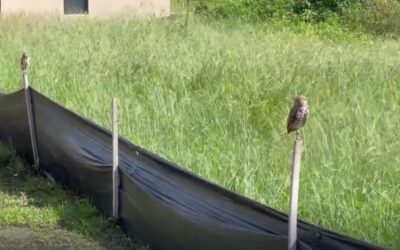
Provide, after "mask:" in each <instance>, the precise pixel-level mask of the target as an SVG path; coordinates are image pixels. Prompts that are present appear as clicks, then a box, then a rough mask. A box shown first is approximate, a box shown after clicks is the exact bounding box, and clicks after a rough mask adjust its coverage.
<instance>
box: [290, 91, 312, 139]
mask: <svg viewBox="0 0 400 250" xmlns="http://www.w3.org/2000/svg"><path fill="white" fill-rule="evenodd" d="M308 114H309V111H308V104H307V99H306V98H305V97H304V96H302V95H301V96H298V97H296V98H295V100H294V105H293V107H292V109H291V110H290V113H289V117H288V120H287V130H288V133H290V132H293V131H296V134H297V135H298V130H299V129H301V128H302V127H303V126H304V124H305V123H306V121H307V117H308Z"/></svg>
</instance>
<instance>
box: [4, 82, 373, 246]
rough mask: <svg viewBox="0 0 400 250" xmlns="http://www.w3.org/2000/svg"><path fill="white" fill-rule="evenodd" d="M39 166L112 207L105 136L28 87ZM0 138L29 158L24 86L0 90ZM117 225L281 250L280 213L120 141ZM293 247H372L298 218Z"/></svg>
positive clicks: (156, 234) (177, 239) (145, 234)
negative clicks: (12, 90) (16, 88)
mask: <svg viewBox="0 0 400 250" xmlns="http://www.w3.org/2000/svg"><path fill="white" fill-rule="evenodd" d="M28 91H29V92H30V94H31V97H32V107H33V114H34V122H35V128H36V135H37V141H38V142H37V143H38V151H39V158H40V167H41V168H43V169H44V170H46V171H47V172H48V173H50V174H51V175H52V176H53V178H54V179H55V180H56V181H57V182H59V183H61V184H63V185H66V186H68V187H70V188H72V189H75V190H77V191H79V192H81V193H83V194H85V195H86V196H87V197H89V198H90V199H91V200H92V202H93V204H94V205H95V206H96V207H97V208H98V209H99V210H100V211H102V212H103V213H104V214H106V215H110V214H111V212H112V172H111V170H112V144H111V142H112V140H111V134H110V133H109V132H108V131H106V130H105V129H103V128H101V127H99V126H98V125H96V124H94V123H92V122H90V121H88V120H86V119H84V118H82V117H80V116H78V115H76V114H74V113H73V112H71V111H69V110H67V109H65V108H63V107H62V106H60V105H58V104H56V103H54V102H52V101H51V100H50V99H48V98H46V97H45V96H43V95H42V94H40V93H38V92H37V91H35V90H34V89H32V88H30V89H28ZM0 140H2V141H3V142H6V143H7V142H10V143H12V144H13V146H14V147H15V149H16V151H17V152H18V153H19V154H21V155H24V156H25V157H26V158H27V159H28V160H32V154H31V144H30V137H29V129H28V121H27V108H26V103H25V96H24V91H23V90H22V91H18V92H16V93H13V94H8V95H0ZM119 157H120V178H121V183H120V187H119V196H120V206H119V207H120V217H121V218H120V222H121V224H122V226H123V228H124V229H125V231H126V232H127V233H128V234H132V235H135V237H137V238H139V239H141V240H142V241H143V242H146V243H149V244H150V245H151V247H152V248H153V249H226V250H235V249H238V250H239V249H244V250H258V249H260V250H261V249H263V250H264V249H287V227H288V226H287V221H288V216H287V215H286V214H283V213H281V212H278V211H276V210H274V209H272V208H269V207H267V206H264V205H262V204H260V203H257V202H255V201H253V200H251V199H248V198H246V197H243V196H241V195H239V194H236V193H234V192H232V191H229V190H227V189H224V188H222V187H220V186H218V185H215V184H213V183H211V182H208V181H206V180H204V179H202V178H200V177H198V176H196V175H194V174H193V173H191V172H189V171H187V170H184V169H183V168H180V167H179V166H176V165H175V164H173V163H171V162H169V161H166V160H164V159H162V158H160V157H159V156H157V155H155V154H153V153H151V152H149V151H147V150H145V149H142V148H140V147H138V146H136V145H133V144H131V143H129V142H128V141H126V140H124V139H122V138H120V156H119ZM297 244H298V249H327V250H329V249H380V248H379V247H376V246H373V245H371V244H369V243H366V242H362V241H359V240H356V239H353V238H351V237H348V236H344V235H341V234H338V233H335V232H331V231H328V230H325V229H323V228H321V227H318V226H314V225H311V224H308V223H305V222H302V221H299V224H298V243H297Z"/></svg>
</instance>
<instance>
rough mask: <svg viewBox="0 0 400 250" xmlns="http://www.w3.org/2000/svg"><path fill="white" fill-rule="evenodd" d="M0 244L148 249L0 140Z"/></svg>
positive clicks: (3, 247)
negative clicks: (36, 170) (34, 169)
mask: <svg viewBox="0 0 400 250" xmlns="http://www.w3.org/2000/svg"><path fill="white" fill-rule="evenodd" d="M0 211H1V213H0V242H1V244H0V249H6V248H7V247H10V246H12V247H13V249H17V248H19V249H22V248H25V249H26V248H27V247H30V248H31V249H32V248H33V249H82V248H84V249H148V248H147V247H143V246H139V245H138V244H137V242H135V241H134V240H132V239H131V238H128V237H127V236H126V235H124V234H123V233H122V231H121V229H120V228H119V227H118V226H117V225H115V224H114V223H113V222H112V221H110V220H107V219H105V218H104V217H103V216H102V215H101V214H100V212H99V211H98V210H96V209H95V208H94V207H93V206H92V205H91V204H90V202H89V201H88V200H87V199H85V198H84V197H82V196H79V195H77V194H75V193H73V192H72V191H69V190H65V189H63V188H62V187H60V186H59V185H57V184H55V183H53V182H51V181H49V180H47V179H45V178H43V177H41V176H34V175H32V174H31V173H30V172H29V171H28V168H27V167H26V165H25V164H24V162H23V160H21V159H20V158H18V157H16V156H15V154H14V153H12V152H11V151H10V150H9V148H8V147H5V146H1V145H0Z"/></svg>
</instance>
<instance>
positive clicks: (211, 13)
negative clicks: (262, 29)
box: [195, 0, 293, 22]
mask: <svg viewBox="0 0 400 250" xmlns="http://www.w3.org/2000/svg"><path fill="white" fill-rule="evenodd" d="M292 5H293V2H292V1H291V0H289V1H284V0H241V1H238V0H230V1H226V2H223V3H220V4H216V5H215V4H214V5H212V4H210V2H209V1H202V2H199V3H197V4H196V7H195V12H196V13H197V14H203V15H206V16H208V17H214V18H217V19H240V20H243V21H252V22H261V21H265V20H267V19H269V18H273V17H283V16H285V15H287V14H288V13H289V12H290V10H291V8H292Z"/></svg>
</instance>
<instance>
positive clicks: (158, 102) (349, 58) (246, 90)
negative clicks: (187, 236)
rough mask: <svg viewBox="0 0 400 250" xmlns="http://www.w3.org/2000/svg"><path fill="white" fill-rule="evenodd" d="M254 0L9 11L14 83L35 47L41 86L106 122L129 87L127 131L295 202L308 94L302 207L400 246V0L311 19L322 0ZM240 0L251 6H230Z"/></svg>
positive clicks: (235, 183) (1, 70)
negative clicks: (102, 13) (142, 17)
mask: <svg viewBox="0 0 400 250" xmlns="http://www.w3.org/2000/svg"><path fill="white" fill-rule="evenodd" d="M273 2H274V1H273ZM245 3H247V5H245ZM249 3H250V1H247V2H246V1H238V2H237V4H236V3H235V2H233V1H232V2H231V3H230V2H228V3H224V4H212V5H211V4H207V5H203V6H202V7H201V6H200V3H193V5H192V6H193V9H192V10H193V11H195V10H196V9H195V8H196V6H200V7H201V8H203V9H202V10H199V8H200V7H197V12H196V13H197V14H195V15H192V14H191V15H190V22H189V25H188V26H186V28H185V25H183V24H184V23H185V18H180V17H178V18H177V19H176V20H175V21H172V20H157V21H138V20H130V19H120V20H113V21H98V20H97V21H93V20H86V19H82V20H75V19H74V20H71V22H69V21H68V20H63V21H60V20H56V19H52V18H48V19H47V20H44V19H37V18H32V17H30V18H29V19H23V18H19V17H8V18H5V17H3V18H2V19H1V20H0V44H1V45H2V49H1V50H0V91H12V90H16V89H18V88H19V87H20V71H19V67H18V58H19V57H20V55H21V51H22V50H27V51H28V52H30V54H31V56H32V67H31V71H30V78H31V82H32V85H33V86H34V87H35V88H36V89H38V90H39V91H41V92H42V93H44V94H45V95H47V96H49V97H51V98H52V99H53V100H55V101H57V102H59V103H61V104H62V105H64V106H66V107H67V108H69V109H72V110H73V111H76V112H78V113H79V114H81V115H83V116H85V117H88V118H90V119H92V120H94V121H96V122H98V123H99V124H101V125H102V126H105V127H110V102H111V97H112V96H116V97H118V98H119V99H120V103H121V109H122V110H121V111H122V116H121V119H122V121H121V123H122V124H121V130H122V131H121V132H122V135H123V136H124V137H127V138H128V139H129V140H131V141H132V142H134V143H136V144H139V145H141V146H143V147H145V148H148V149H150V150H152V151H154V152H156V153H158V154H161V155H163V156H164V157H166V158H168V159H170V160H173V161H175V162H177V163H179V164H180V165H182V166H185V167H187V168H188V169H190V170H192V171H194V172H196V173H197V174H199V175H201V176H203V177H205V178H207V179H209V180H211V181H214V182H217V183H219V184H220V185H222V186H225V187H227V188H230V189H232V190H235V191H237V192H240V193H242V194H244V195H246V196H248V197H251V198H253V199H256V200H258V201H260V202H262V203H265V204H267V205H269V206H271V207H274V208H276V209H279V210H281V211H287V208H288V195H289V166H290V161H291V150H292V138H291V137H290V136H287V135H285V120H286V116H287V112H288V109H289V106H290V105H291V104H292V101H293V96H295V95H297V94H304V95H306V96H307V97H308V98H309V102H310V108H311V116H310V119H309V122H308V124H307V126H306V128H305V130H304V137H305V145H306V146H305V151H304V158H303V170H302V175H301V191H300V205H299V209H300V210H299V212H300V218H301V219H304V220H307V221H310V222H312V223H316V224H320V225H322V226H324V227H326V228H329V229H332V230H335V231H339V232H341V233H345V234H349V235H352V236H354V237H357V238H360V239H363V240H367V241H370V242H373V243H376V244H380V245H382V246H385V247H387V248H390V249H397V248H400V238H399V237H398V235H400V227H399V225H400V216H399V211H400V200H399V199H398V197H399V194H400V183H399V181H398V180H399V179H400V172H399V168H398V166H399V164H400V154H399V153H398V149H399V148H400V141H399V140H398V138H399V137H400V130H399V129H398V122H399V120H400V112H399V111H400V85H399V82H400V44H399V43H398V42H397V41H396V40H393V39H387V38H385V37H384V36H391V37H396V35H397V34H399V32H398V25H399V23H400V22H395V20H396V18H397V16H396V15H395V13H396V11H397V10H396V7H393V6H397V5H396V4H397V2H395V1H376V2H372V3H371V5H362V8H361V7H360V8H358V7H357V5H355V4H353V2H351V3H352V4H351V5H349V6H352V7H347V6H348V5H345V6H346V8H340V11H339V10H336V9H334V8H333V10H330V9H329V8H328V9H329V10H327V11H326V12H328V14H326V17H324V18H321V19H319V18H317V19H307V18H303V17H304V15H306V14H307V12H310V10H308V9H310V8H311V7H309V8H308V9H307V10H302V11H300V10H297V12H298V13H296V12H295V11H294V10H293V11H291V12H288V11H287V12H284V11H281V12H275V11H274V9H273V11H272V12H273V13H282V14H279V15H276V16H275V17H274V16H273V15H270V14H269V16H266V17H263V15H262V14H257V15H256V17H257V16H259V17H257V18H258V19H257V18H254V19H253V18H249V19H245V18H244V17H245V16H246V15H247V14H246V12H249V13H254V12H253V11H252V9H246V8H244V7H242V6H249V5H250V6H252V5H251V4H249ZM251 3H252V4H253V1H251ZM258 3H259V4H262V3H263V1H261V0H259V1H254V4H258ZM274 3H275V2H274ZM281 3H285V2H284V1H281V2H279V1H278V0H277V1H276V4H277V5H280V4H281ZM315 3H317V2H315ZM175 4H176V5H177V3H175ZM229 4H231V5H229ZM241 4H242V5H241ZM388 4H393V6H392V5H388ZM236 5H239V7H240V8H239V10H240V11H242V12H244V14H240V15H239V18H237V15H236V14H235V15H230V16H229V15H228V16H222V15H221V16H218V15H219V14H218V13H220V12H226V11H227V9H225V8H226V7H224V6H228V7H229V6H233V7H229V8H231V9H232V10H231V11H232V12H234V11H237V9H236ZM307 6H308V5H307ZM310 6H314V5H310ZM360 6H361V5H360ZM181 7H182V8H183V7H184V5H182V6H181ZM222 7H224V8H223V9H221V8H222ZM289 7H290V8H292V9H293V6H286V5H285V6H282V8H281V10H287V9H288V8H289ZM219 8H220V9H221V10H219ZM252 8H253V7H252ZM268 8H269V7H268ZM285 8H286V9H285ZM312 8H316V7H312ZM253 9H254V10H262V9H261V8H258V7H257V8H256V7H254V8H253ZM300 9H301V8H300ZM317 9H318V8H317ZM322 9H326V8H325V7H324V8H322ZM228 10H229V9H228ZM375 10H376V11H375ZM198 11H200V12H198ZM201 11H203V12H201ZM311 11H312V12H314V9H311ZM351 11H353V12H351ZM323 12H324V11H321V13H323ZM228 13H229V12H228ZM285 13H286V14H285ZM315 13H318V12H315ZM351 13H355V14H351ZM360 13H363V14H360ZM216 14H218V15H216ZM283 14H285V15H283ZM224 15H225V14H224ZM252 15H254V14H252ZM313 15H314V14H313ZM315 15H319V14H315ZM364 15H365V16H364ZM366 15H371V18H368V16H366ZM233 16H235V18H233ZM270 16H273V17H270ZM379 16H381V18H380V17H379ZM222 17H223V18H222ZM242 17H243V18H242ZM385 18H386V19H385ZM350 20H354V21H350ZM383 20H387V21H383ZM365 31H367V32H365ZM381 35H383V36H381Z"/></svg>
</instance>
